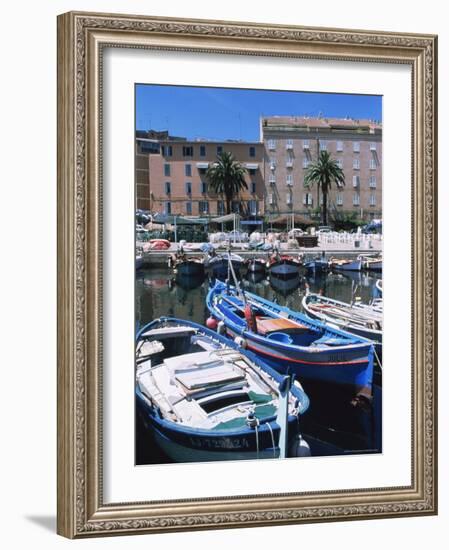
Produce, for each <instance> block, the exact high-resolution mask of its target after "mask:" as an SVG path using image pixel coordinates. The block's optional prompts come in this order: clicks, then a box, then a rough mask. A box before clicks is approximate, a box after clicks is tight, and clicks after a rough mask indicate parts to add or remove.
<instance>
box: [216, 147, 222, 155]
mask: <svg viewBox="0 0 449 550" xmlns="http://www.w3.org/2000/svg"><path fill="white" fill-rule="evenodd" d="M221 153H223V147H222V146H221V145H217V155H221Z"/></svg>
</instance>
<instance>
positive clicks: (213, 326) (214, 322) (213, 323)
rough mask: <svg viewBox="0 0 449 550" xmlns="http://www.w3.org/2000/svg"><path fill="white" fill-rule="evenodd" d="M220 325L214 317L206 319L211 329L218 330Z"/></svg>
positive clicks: (207, 325)
mask: <svg viewBox="0 0 449 550" xmlns="http://www.w3.org/2000/svg"><path fill="white" fill-rule="evenodd" d="M217 326H218V323H217V320H216V319H214V318H213V317H208V318H207V320H206V327H207V328H210V329H211V330H216V328H217Z"/></svg>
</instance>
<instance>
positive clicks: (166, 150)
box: [161, 145, 173, 157]
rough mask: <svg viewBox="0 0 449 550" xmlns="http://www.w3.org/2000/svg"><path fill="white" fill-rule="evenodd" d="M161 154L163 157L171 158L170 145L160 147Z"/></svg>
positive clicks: (171, 150) (171, 149)
mask: <svg viewBox="0 0 449 550" xmlns="http://www.w3.org/2000/svg"><path fill="white" fill-rule="evenodd" d="M161 153H162V156H164V157H171V156H173V147H172V146H171V145H162V147H161Z"/></svg>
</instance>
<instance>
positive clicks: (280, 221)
mask: <svg viewBox="0 0 449 550" xmlns="http://www.w3.org/2000/svg"><path fill="white" fill-rule="evenodd" d="M294 216H295V225H296V224H297V225H315V222H313V221H312V220H310V219H308V218H306V217H305V216H299V215H298V214H295V215H294ZM292 218H293V216H292V215H291V214H286V215H284V216H278V217H276V218H272V219H270V220H269V223H270V224H272V225H287V222H290V223H291V221H292Z"/></svg>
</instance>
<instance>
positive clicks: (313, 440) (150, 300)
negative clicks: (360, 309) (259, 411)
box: [135, 268, 382, 464]
mask: <svg viewBox="0 0 449 550" xmlns="http://www.w3.org/2000/svg"><path fill="white" fill-rule="evenodd" d="M379 278H380V275H371V274H367V273H364V272H345V273H334V272H331V273H328V274H323V275H320V276H315V277H313V276H306V275H305V274H304V273H303V274H300V275H299V276H297V277H295V278H293V279H287V280H280V279H277V278H274V277H272V278H270V277H268V276H266V275H259V274H247V276H245V277H242V278H241V279H240V281H241V282H240V284H241V285H242V286H243V287H244V288H245V289H247V290H248V291H250V292H253V293H254V294H258V295H259V296H261V297H263V298H266V299H268V300H271V301H274V302H277V303H278V304H280V305H282V306H287V307H289V308H290V309H292V310H295V311H302V304H301V302H302V299H303V296H304V294H305V293H306V291H307V288H309V289H310V291H311V292H321V293H322V294H323V295H325V296H328V297H330V298H335V299H337V300H341V301H345V302H351V301H352V300H353V299H356V298H357V299H360V300H361V301H362V302H363V303H369V302H370V300H372V298H373V297H376V296H377V289H376V286H375V285H376V281H377V280H378V279H379ZM210 283H211V281H210V280H209V278H208V277H207V276H204V277H200V278H192V277H189V278H185V279H183V278H182V277H179V276H176V274H174V273H173V271H172V270H170V269H168V268H159V269H154V268H152V269H142V270H139V271H138V272H137V273H136V287H135V302H136V303H135V307H136V327H139V326H143V325H145V324H146V323H149V322H150V321H152V320H154V319H157V318H158V317H161V316H173V317H178V318H181V319H186V320H190V321H195V322H196V323H200V324H205V321H206V319H207V318H208V317H209V312H208V310H207V307H206V303H205V299H206V295H207V292H208V289H209V285H210ZM300 381H301V380H300ZM301 382H302V381H301ZM374 382H375V384H374V398H373V402H372V405H371V406H367V407H354V405H353V404H352V403H351V400H350V399H349V398H346V396H342V395H340V394H339V391H338V389H336V388H335V387H334V386H332V385H331V386H328V387H326V385H325V384H323V383H320V384H319V385H315V384H311V383H310V382H309V383H307V384H306V383H304V382H302V384H303V386H304V389H305V390H306V392H307V394H308V396H309V397H310V401H311V404H310V408H309V410H308V411H307V413H306V414H305V415H304V417H303V418H302V419H301V431H302V433H303V436H304V438H305V439H306V441H307V442H308V444H309V445H310V448H311V454H312V456H328V455H342V454H361V453H363V454H366V453H379V452H381V451H382V437H381V433H382V430H381V427H382V415H381V411H382V372H381V367H380V365H379V364H377V365H376V369H375V379H374ZM135 458H136V464H161V463H168V462H171V460H170V459H169V458H168V457H166V456H165V455H164V454H163V452H162V451H161V450H160V449H159V448H158V447H157V445H156V444H155V442H154V441H153V440H152V437H151V433H149V432H148V431H146V430H145V429H144V428H143V427H142V426H141V425H140V424H139V422H138V421H137V422H136V453H135Z"/></svg>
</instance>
